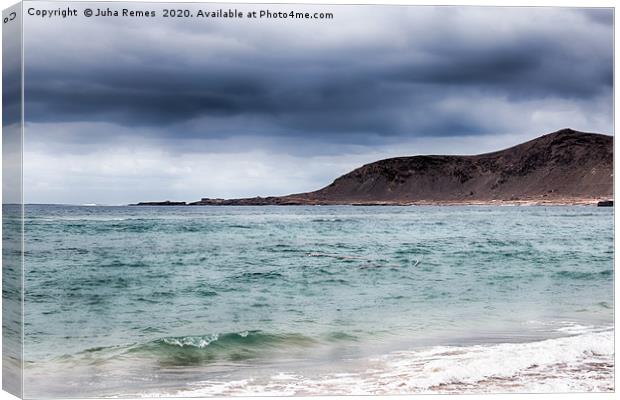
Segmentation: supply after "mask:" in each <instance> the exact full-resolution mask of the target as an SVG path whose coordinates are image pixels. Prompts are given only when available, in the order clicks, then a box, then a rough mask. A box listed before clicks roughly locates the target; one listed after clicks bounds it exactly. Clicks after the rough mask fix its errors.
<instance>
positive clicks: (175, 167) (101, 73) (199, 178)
mask: <svg viewBox="0 0 620 400" xmlns="http://www.w3.org/2000/svg"><path fill="white" fill-rule="evenodd" d="M46 4H47V5H48V6H49V8H51V9H53V8H58V7H59V6H62V4H61V3H52V4H51V5H50V3H39V5H38V8H46V7H45V5H46ZM72 6H75V4H73V5H72ZM109 6H112V7H111V8H112V9H118V10H120V9H122V8H123V3H107V4H106V5H103V4H102V5H101V8H106V7H109ZM186 6H187V7H189V8H190V9H191V10H192V12H194V13H195V12H196V11H197V10H198V9H199V8H200V7H199V6H200V5H195V4H192V5H187V4H184V5H183V7H186ZM85 7H86V5H81V6H79V7H77V8H78V10H79V13H80V15H81V14H82V10H83V9H84V8H85ZM88 7H91V8H93V9H96V8H97V5H96V4H93V3H88ZM230 7H231V6H230V5H221V7H220V6H218V5H209V6H208V7H205V6H204V5H203V6H202V7H201V8H202V9H203V10H209V11H213V10H216V9H219V8H224V9H228V8H230ZM162 8H163V6H162V5H161V4H155V5H154V4H143V5H141V7H140V8H139V9H153V10H155V11H156V12H157V14H158V17H156V18H152V19H145V18H138V19H127V18H125V19H123V18H105V17H99V18H96V17H92V18H84V17H79V18H73V19H66V20H58V19H42V18H38V17H34V16H32V17H26V18H25V32H26V33H25V37H24V41H25V48H24V51H25V80H26V86H25V120H26V127H25V149H24V151H25V155H24V185H25V201H26V202H30V203H71V204H85V203H98V204H124V203H130V202H136V201H143V200H144V201H147V200H167V199H170V200H185V201H193V200H198V199H200V198H201V197H227V198H228V197H241V196H256V195H262V196H266V195H282V194H288V193H295V192H302V191H308V190H314V189H318V188H320V187H322V186H325V185H327V184H329V183H331V181H333V179H334V178H336V177H337V176H339V175H341V174H343V173H346V172H348V171H350V170H351V169H353V168H356V167H358V166H360V165H362V164H364V163H368V162H372V161H376V160H378V159H382V158H387V157H394V156H403V155H415V154H429V153H432V154H476V153H482V152H487V151H492V150H497V149H500V148H504V147H507V146H510V145H514V144H517V143H520V142H522V141H525V140H529V139H532V138H534V137H537V136H540V135H542V134H544V133H549V132H552V131H555V130H558V129H561V128H564V127H571V128H574V129H578V130H584V131H589V132H600V133H606V134H613V131H612V129H613V125H612V117H613V110H612V92H613V90H612V89H613V88H612V85H613V63H612V62H613V14H612V10H611V9H575V8H572V9H571V8H515V7H512V8H493V7H478V8H476V7H402V6H323V5H322V6H305V5H295V6H293V5H285V6H276V5H269V6H260V5H244V6H238V7H236V8H237V9H239V10H241V11H246V12H247V11H248V10H261V9H266V8H268V9H270V10H272V11H290V10H295V11H309V12H311V13H313V12H316V11H319V12H331V13H333V15H334V18H333V19H332V20H322V21H318V20H291V19H286V20H284V19H258V20H248V19H241V20H223V19H218V20H215V19H206V20H205V19H197V18H193V19H166V18H161V12H162V10H161V9H162Z"/></svg>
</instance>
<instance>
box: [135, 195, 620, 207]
mask: <svg viewBox="0 0 620 400" xmlns="http://www.w3.org/2000/svg"><path fill="white" fill-rule="evenodd" d="M280 200H281V198H272V197H265V198H261V197H258V198H252V199H234V200H222V199H203V200H201V201H199V202H191V203H187V202H184V201H168V200H167V201H153V202H139V203H135V204H128V205H127V206H131V207H189V206H218V207H224V206H254V207H256V206H355V207H407V206H594V207H597V206H598V207H613V199H612V198H611V196H610V197H599V198H559V199H523V200H499V199H493V200H416V201H362V202H360V201H314V200H303V201H302V200H300V199H299V200H293V199H289V200H287V201H280Z"/></svg>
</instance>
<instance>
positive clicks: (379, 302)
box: [25, 206, 614, 397]
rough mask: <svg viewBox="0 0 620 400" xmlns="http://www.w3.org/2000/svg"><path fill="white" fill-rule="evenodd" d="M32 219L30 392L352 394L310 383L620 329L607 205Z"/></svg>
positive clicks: (52, 209)
mask: <svg viewBox="0 0 620 400" xmlns="http://www.w3.org/2000/svg"><path fill="white" fill-rule="evenodd" d="M25 226H26V233H25V235H26V242H25V249H26V254H25V260H26V271H25V276H26V280H25V296H26V306H25V315H26V324H25V334H26V336H25V343H26V352H25V359H26V360H27V368H26V395H27V396H43V397H50V396H63V397H73V396H93V395H97V396H117V395H120V396H123V395H140V394H146V395H149V394H154V393H158V394H176V395H178V394H181V395H192V394H200V395H211V394H214V395H218V394H260V393H276V394H282V393H283V394H306V393H308V394H330V393H343V394H346V393H354V390H353V389H354V387H352V386H350V385H349V386H347V385H348V384H349V383H347V382H349V381H348V380H347V379H344V378H343V379H344V380H341V381H338V382H336V383H335V384H334V386H332V387H325V386H320V385H319V386H317V384H316V382H326V378H325V377H326V376H327V375H329V374H336V376H340V375H338V374H345V375H343V376H345V377H346V376H353V375H355V374H357V375H355V376H358V375H360V374H361V372H360V371H367V370H368V365H369V363H372V362H374V361H369V360H377V359H381V357H393V356H394V354H399V353H398V352H399V351H410V350H416V349H417V350H420V349H427V350H428V349H437V348H438V347H437V346H448V347H450V346H456V347H458V348H472V349H473V348H478V347H476V346H483V347H484V348H485V349H492V348H494V347H492V346H498V345H499V346H503V345H505V344H507V343H508V344H520V345H525V344H528V345H531V343H539V341H540V340H544V339H557V340H562V339H561V338H565V337H567V336H571V337H572V336H574V335H577V334H582V335H585V334H588V335H592V334H601V333H600V332H601V331H605V330H606V329H608V328H609V327H610V326H611V325H612V324H613V256H614V254H613V210H612V209H606V208H596V207H559V206H558V207H538V206H536V207H497V206H493V207H491V206H490V207H483V206H470V207H456V206H450V207H432V206H413V207H348V206H333V207H328V206H321V207H316V206H315V207H299V206H291V207H286V206H280V207H77V206H76V207H73V206H27V207H26V222H25ZM590 339H591V338H590ZM599 339H600V338H599ZM606 340H612V339H609V337H607V336H606ZM599 341H600V340H599ZM545 343H546V342H545ZM553 343H554V346H556V347H557V345H558V343H563V342H553ZM580 343H581V344H580V345H583V343H584V342H583V341H581V342H580ZM467 346H469V347H467ZM485 346H486V347H485ZM489 346H491V347H489ZM567 346H569V347H570V346H572V347H571V348H575V346H577V345H574V344H571V345H567ZM554 348H555V347H554ZM528 349H529V348H528ZM562 351H563V352H564V353H565V352H566V349H564V350H562ZM612 352H613V350H612ZM591 353H592V352H591ZM416 354H417V353H416ZM597 354H598V353H597ZM612 357H613V354H612ZM410 358H411V357H410ZM414 358H415V357H414ZM399 359H400V358H399ZM411 359H413V358H411ZM382 360H383V359H382ZM384 361H385V360H384ZM382 362H383V361H382ZM605 362H607V364H610V361H609V360H607V361H605ZM384 364H385V363H384ZM382 365H383V364H382ZM386 368H387V367H386ZM411 368H413V367H411ZM411 368H409V369H408V371H409V370H411ZM612 368H613V365H612ZM392 370H393V368H392ZM347 374H349V375H347ZM351 374H352V375H351ZM360 376H361V375H360ZM274 377H275V378H274ZM278 377H281V378H282V379H281V380H280V381H285V382H289V383H290V382H291V380H292V381H294V382H297V383H298V384H299V383H300V382H314V386H311V385H310V384H308V385H306V387H305V389H304V388H303V385H302V386H300V387H302V389H300V390H298V391H293V392H290V393H289V392H287V391H280V392H277V391H274V390H271V391H270V390H265V388H267V389H269V388H271V389H274V388H275V386H274V385H275V383H274V382H276V381H277V379H279V378H278ZM292 377H293V378H292ZM300 377H301V378H300ZM248 378H250V380H251V382H248V381H247V380H248ZM276 378H277V379H276ZM287 379H288V381H287ZM356 379H357V378H356ZM360 379H361V378H360ZM364 379H366V381H367V382H375V381H377V379H378V378H377V377H376V376H369V377H367V376H364ZM373 379H374V381H373ZM411 379H413V378H411ZM411 379H410V380H409V382H412V381H411ZM280 381H277V382H280ZM366 381H365V382H366ZM227 383H229V384H227ZM233 383H234V385H237V386H234V385H233ZM439 383H440V384H441V383H442V382H441V381H439ZM443 383H450V384H455V382H452V381H449V382H448V381H447V382H443ZM456 383H458V382H456ZM218 385H219V386H218ZM222 385H224V386H222ZM231 385H233V386H234V388H237V389H238V390H237V391H235V390H233V389H234V388H233V387H232V386H231ZM284 386H286V385H280V386H277V387H278V388H280V389H281V388H283V387H284ZM286 387H287V388H290V385H289V386H286ZM369 387H370V386H369ZM428 387H432V385H430V386H429V385H427V388H428ZM218 388H219V389H218ZM312 388H314V389H316V390H314V389H312ZM416 388H417V386H411V387H410V389H411V390H414V391H415V390H416ZM207 389H213V390H207ZM220 389H221V390H220ZM369 391H370V392H372V390H370V389H369ZM393 392H394V393H395V392H398V391H396V390H394V391H393ZM373 393H379V391H375V392H373ZM389 393H392V392H389Z"/></svg>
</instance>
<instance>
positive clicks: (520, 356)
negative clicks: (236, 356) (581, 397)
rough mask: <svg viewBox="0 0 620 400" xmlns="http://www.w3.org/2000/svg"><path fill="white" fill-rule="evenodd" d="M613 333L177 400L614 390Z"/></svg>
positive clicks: (262, 381)
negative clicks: (261, 396)
mask: <svg viewBox="0 0 620 400" xmlns="http://www.w3.org/2000/svg"><path fill="white" fill-rule="evenodd" d="M613 378H614V336H613V330H611V329H607V330H604V331H601V330H600V329H597V330H595V331H589V332H586V333H580V334H578V335H573V336H567V337H561V338H556V339H548V340H543V341H536V342H528V343H502V344H493V345H474V346H436V347H431V348H427V349H422V350H415V351H399V352H394V353H389V354H386V355H384V356H380V357H376V358H373V359H369V360H363V361H362V362H360V368H359V369H358V370H357V371H354V372H348V371H347V372H345V373H338V374H335V373H330V374H324V375H321V374H317V375H314V376H305V375H301V374H293V373H283V372H282V373H278V374H275V375H273V376H270V377H265V378H258V377H255V378H249V379H243V380H236V381H228V382H214V381H209V382H202V383H200V384H199V385H197V387H196V388H195V389H193V390H190V391H184V392H181V393H175V395H177V396H250V395H270V396H278V395H286V396H289V395H326V394H329V395H343V394H350V395H366V394H407V393H476V392H560V391H561V392H582V391H594V392H600V391H612V390H614V381H613Z"/></svg>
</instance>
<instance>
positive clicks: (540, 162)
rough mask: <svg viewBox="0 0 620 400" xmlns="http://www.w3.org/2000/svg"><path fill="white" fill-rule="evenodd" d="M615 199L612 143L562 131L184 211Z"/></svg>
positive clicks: (393, 162) (399, 161) (375, 166)
mask: <svg viewBox="0 0 620 400" xmlns="http://www.w3.org/2000/svg"><path fill="white" fill-rule="evenodd" d="M612 197H613V138H612V137H611V136H606V135H600V134H594V133H583V132H577V131H574V130H571V129H563V130H560V131H557V132H554V133H550V134H547V135H544V136H541V137H539V138H537V139H534V140H531V141H528V142H525V143H522V144H520V145H517V146H514V147H511V148H508V149H505V150H501V151H497V152H493V153H487V154H480V155H474V156H447V155H426V156H413V157H397V158H390V159H386V160H381V161H377V162H373V163H370V164H366V165H364V166H362V167H360V168H357V169H355V170H353V171H351V172H349V173H348V174H345V175H343V176H341V177H339V178H337V179H336V180H335V181H334V182H333V183H332V184H330V185H328V186H326V187H324V188H322V189H320V190H317V191H314V192H309V193H299V194H292V195H288V196H280V197H254V198H246V199H229V200H225V199H208V198H206V199H202V200H200V201H197V202H194V203H189V204H190V205H304V204H325V205H327V204H354V205H391V204H436V203H442V204H444V203H456V204H459V203H486V202H542V203H580V202H584V203H593V204H596V203H597V202H598V201H599V200H601V199H610V198H612Z"/></svg>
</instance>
